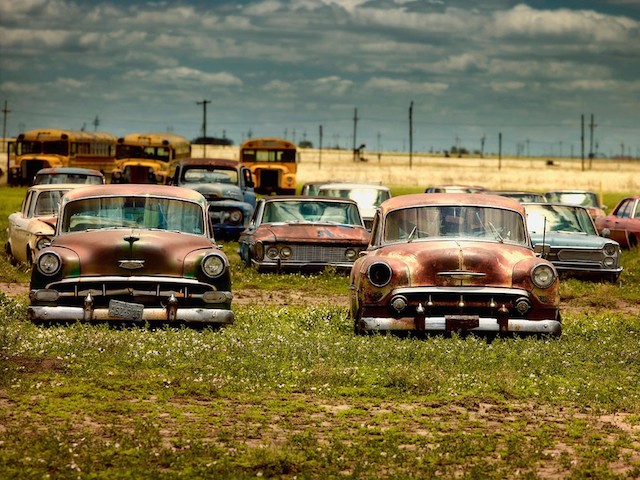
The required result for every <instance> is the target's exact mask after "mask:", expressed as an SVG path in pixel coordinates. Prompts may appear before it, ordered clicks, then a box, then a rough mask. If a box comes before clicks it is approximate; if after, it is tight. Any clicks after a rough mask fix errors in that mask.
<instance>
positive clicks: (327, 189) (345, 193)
mask: <svg viewBox="0 0 640 480" xmlns="http://www.w3.org/2000/svg"><path fill="white" fill-rule="evenodd" d="M318 195H319V196H322V197H340V198H350V199H352V200H355V201H356V203H357V204H358V208H359V209H360V215H362V219H363V220H364V226H365V227H367V230H371V225H372V224H373V216H374V213H375V210H376V208H378V206H379V205H380V204H381V203H382V202H384V201H385V200H387V199H389V198H391V190H390V189H389V187H385V186H384V185H374V184H368V183H346V182H345V183H327V184H325V185H321V186H320V187H319V188H318Z"/></svg>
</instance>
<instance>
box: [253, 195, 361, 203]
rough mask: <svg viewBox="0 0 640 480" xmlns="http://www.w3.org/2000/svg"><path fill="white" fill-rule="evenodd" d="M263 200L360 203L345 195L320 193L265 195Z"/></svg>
mask: <svg viewBox="0 0 640 480" xmlns="http://www.w3.org/2000/svg"><path fill="white" fill-rule="evenodd" d="M262 200H264V201H265V202H269V203H271V202H281V201H286V200H296V201H301V202H309V201H316V202H334V203H352V204H353V205H358V203H357V202H356V201H355V200H352V199H351V198H343V197H324V196H318V195H276V196H272V197H263V198H262Z"/></svg>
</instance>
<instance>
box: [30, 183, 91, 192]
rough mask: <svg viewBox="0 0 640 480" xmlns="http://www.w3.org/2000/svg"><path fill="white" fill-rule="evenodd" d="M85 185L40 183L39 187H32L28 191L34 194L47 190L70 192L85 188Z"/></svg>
mask: <svg viewBox="0 0 640 480" xmlns="http://www.w3.org/2000/svg"><path fill="white" fill-rule="evenodd" d="M86 186H87V185H86V184H84V183H42V184H39V185H32V186H30V187H29V190H32V191H34V192H42V191H48V190H72V189H78V188H85V187H86Z"/></svg>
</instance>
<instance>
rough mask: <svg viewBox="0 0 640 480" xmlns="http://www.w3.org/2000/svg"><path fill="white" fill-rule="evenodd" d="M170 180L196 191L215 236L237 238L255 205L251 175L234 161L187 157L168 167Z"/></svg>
mask: <svg viewBox="0 0 640 480" xmlns="http://www.w3.org/2000/svg"><path fill="white" fill-rule="evenodd" d="M170 172H171V175H170V183H171V184H172V185H177V186H180V187H186V188H191V189H193V190H196V191H198V192H200V193H201V194H202V195H203V196H204V198H206V199H207V202H208V203H209V215H210V218H211V221H212V223H213V233H214V235H215V237H216V238H217V239H230V240H237V239H238V237H239V236H240V234H241V233H242V231H243V230H244V229H245V228H246V227H247V226H248V225H249V218H251V214H252V213H253V209H254V208H255V206H256V193H255V191H254V182H253V174H252V173H251V170H250V169H249V168H248V167H245V166H244V165H242V164H240V163H239V162H237V161H234V160H224V159H215V158H188V159H184V160H179V161H177V162H175V163H173V164H172V165H171V167H170Z"/></svg>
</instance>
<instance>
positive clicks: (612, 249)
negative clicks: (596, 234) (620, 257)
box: [602, 243, 618, 257]
mask: <svg viewBox="0 0 640 480" xmlns="http://www.w3.org/2000/svg"><path fill="white" fill-rule="evenodd" d="M602 253H604V254H605V255H606V256H608V257H613V256H615V255H616V253H618V246H617V245H616V244H615V243H605V245H604V247H602Z"/></svg>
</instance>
